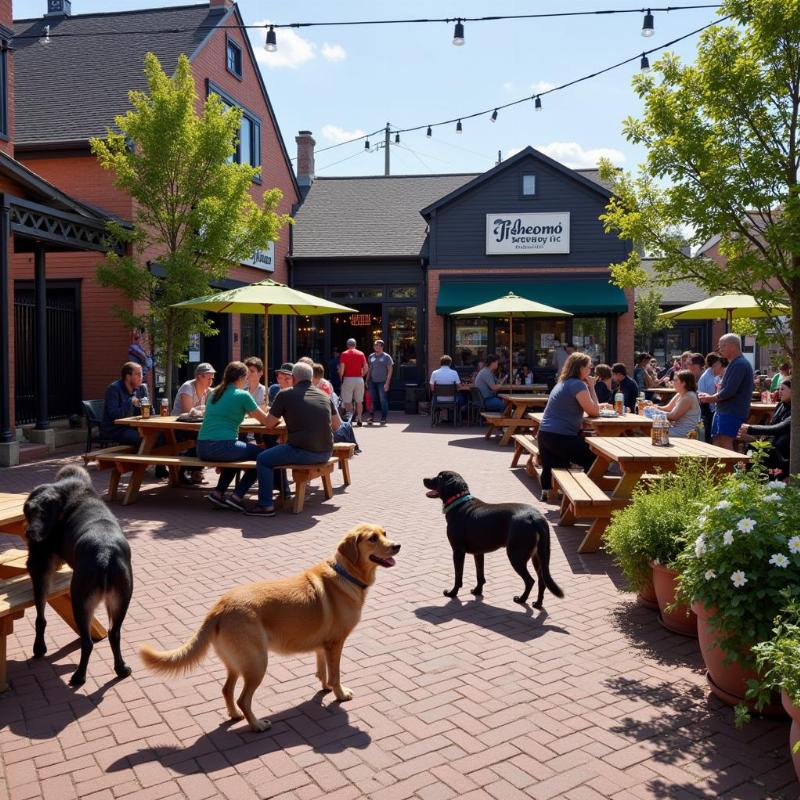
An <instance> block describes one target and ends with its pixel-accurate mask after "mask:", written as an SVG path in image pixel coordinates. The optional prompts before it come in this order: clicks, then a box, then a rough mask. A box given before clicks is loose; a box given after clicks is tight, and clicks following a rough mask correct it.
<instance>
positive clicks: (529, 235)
mask: <svg viewBox="0 0 800 800" xmlns="http://www.w3.org/2000/svg"><path fill="white" fill-rule="evenodd" d="M548 253H569V212H566V213H563V214H487V215H486V255H489V256H493V255H534V256H535V255H545V254H548Z"/></svg>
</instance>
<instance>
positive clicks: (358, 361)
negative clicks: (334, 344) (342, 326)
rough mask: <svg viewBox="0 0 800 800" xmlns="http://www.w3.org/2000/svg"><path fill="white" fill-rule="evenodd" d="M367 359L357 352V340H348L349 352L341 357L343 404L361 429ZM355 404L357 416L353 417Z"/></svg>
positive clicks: (351, 418)
mask: <svg viewBox="0 0 800 800" xmlns="http://www.w3.org/2000/svg"><path fill="white" fill-rule="evenodd" d="M367 370H368V366H367V358H366V356H365V355H364V354H363V353H362V352H361V351H360V350H356V340H355V339H348V340H347V350H345V351H344V353H342V354H341V355H340V356H339V377H340V378H341V380H342V402H343V403H344V407H345V408H346V409H347V413H348V414H350V420H351V421H353V420H354V419H355V423H356V425H358V427H359V428H360V427H361V424H362V423H361V414H362V411H363V409H364V376H365V375H366V374H367ZM354 403H355V407H356V414H355V416H354V415H353V404H354Z"/></svg>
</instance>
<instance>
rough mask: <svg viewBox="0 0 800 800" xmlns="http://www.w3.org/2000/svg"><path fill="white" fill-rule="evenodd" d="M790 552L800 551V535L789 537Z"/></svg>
mask: <svg viewBox="0 0 800 800" xmlns="http://www.w3.org/2000/svg"><path fill="white" fill-rule="evenodd" d="M789 552H790V553H800V536H792V538H791V539H789Z"/></svg>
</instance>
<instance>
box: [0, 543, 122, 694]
mask: <svg viewBox="0 0 800 800" xmlns="http://www.w3.org/2000/svg"><path fill="white" fill-rule="evenodd" d="M27 560H28V551H27V550H16V549H13V550H6V551H5V552H4V553H0V692H4V691H6V689H8V682H7V679H6V657H7V651H6V646H7V641H8V637H9V635H10V634H12V633H13V632H14V620H15V619H20V617H22V616H23V615H24V614H25V609H27V608H30V607H31V606H33V605H34V598H33V581H31V577H30V575H29V574H28V569H27V567H26V566H25V562H26V561H27ZM71 582H72V569H71V568H70V567H68V566H67V565H66V564H61V566H60V567H59V568H58V569H57V570H56V572H55V573H54V574H53V578H52V580H51V582H50V592H49V594H48V595H47V603H48V605H50V607H51V608H52V609H53V610H54V611H55V612H56V614H58V615H59V616H60V617H61V618H62V619H63V620H64V621H65V622H66V623H67V625H69V626H70V628H72V630H74V631H75V632H76V633H77V626H76V624H75V617H73V615H72V600H71V599H70V595H69V587H70V583H71ZM91 632H92V639H93V640H94V641H99V640H100V639H104V638H105V637H106V635H107V632H106V629H105V628H104V627H103V626H102V625H101V624H100V623H99V622H98V621H97V620H96V619H92V625H91Z"/></svg>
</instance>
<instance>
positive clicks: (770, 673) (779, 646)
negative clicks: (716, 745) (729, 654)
mask: <svg viewBox="0 0 800 800" xmlns="http://www.w3.org/2000/svg"><path fill="white" fill-rule="evenodd" d="M784 594H785V597H786V600H787V607H786V608H785V609H784V610H783V612H782V613H781V615H780V616H778V617H776V618H775V621H774V626H773V628H772V636H771V637H770V638H769V639H767V640H766V641H764V642H759V643H758V644H757V645H755V646H754V647H753V651H752V652H753V655H754V656H755V662H756V668H757V669H758V673H759V676H760V677H759V680H758V681H752V682H751V683H750V684H749V687H748V691H747V698H748V700H751V701H753V704H754V707H755V709H756V711H760V710H761V709H763V708H764V706H765V705H767V704H768V703H769V702H770V701H771V699H772V696H773V694H774V692H775V691H780V693H781V702H782V704H783V708H784V709H785V710H786V713H787V714H788V715H789V716H790V717H791V718H792V728H791V731H790V734H789V748H790V752H791V754H792V761H793V763H794V770H795V772H796V773H797V777H798V779H800V602H798V601H797V600H796V599H794V598H792V597H791V592H785V593H784ZM748 717H749V714H748V710H747V707H746V706H744V705H739V706H737V707H736V722H737V724H741V723H742V722H743V721H744V720H745V719H747V718H748Z"/></svg>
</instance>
